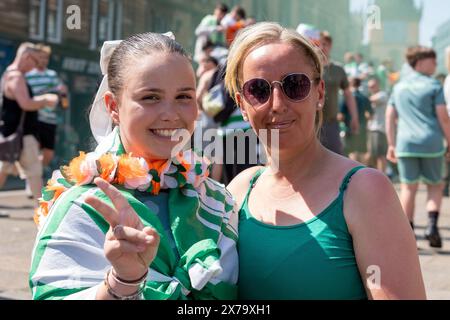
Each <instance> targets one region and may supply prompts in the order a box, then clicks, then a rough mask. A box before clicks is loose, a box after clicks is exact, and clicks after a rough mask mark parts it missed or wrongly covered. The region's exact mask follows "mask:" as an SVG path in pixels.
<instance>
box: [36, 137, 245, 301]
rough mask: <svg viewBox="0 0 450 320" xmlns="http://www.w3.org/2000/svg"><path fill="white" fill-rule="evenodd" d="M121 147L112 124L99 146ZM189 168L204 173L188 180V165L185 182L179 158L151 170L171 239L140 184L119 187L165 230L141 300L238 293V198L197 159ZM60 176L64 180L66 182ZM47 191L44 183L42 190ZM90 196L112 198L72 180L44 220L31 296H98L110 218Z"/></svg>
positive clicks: (149, 220) (144, 215) (154, 224)
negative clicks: (163, 198)
mask: <svg viewBox="0 0 450 320" xmlns="http://www.w3.org/2000/svg"><path fill="white" fill-rule="evenodd" d="M121 149H122V150H123V147H122V146H121V144H120V138H119V137H118V131H117V130H114V131H113V133H112V134H111V135H110V136H109V137H108V139H107V141H105V142H103V143H102V144H101V145H99V146H98V147H97V149H96V152H98V154H104V153H105V150H107V151H108V152H113V153H115V154H119V153H120V150H121ZM192 168H195V169H192V170H196V171H197V174H200V176H201V178H200V179H196V177H193V178H192V179H191V178H190V173H191V172H187V174H186V172H185V174H184V177H187V178H186V179H185V180H184V181H182V180H183V179H182V178H176V177H177V175H178V171H181V169H180V168H178V165H177V164H176V163H175V162H171V164H170V167H169V168H168V169H167V170H166V171H165V172H164V173H163V174H161V176H160V177H155V176H154V177H153V179H160V181H161V188H163V189H164V188H167V189H169V190H168V193H169V194H168V205H167V208H168V215H169V217H168V221H169V223H170V228H171V230H172V235H173V239H168V237H167V236H166V233H165V232H164V226H163V224H162V223H161V221H160V219H159V218H158V216H157V215H156V214H155V213H154V212H153V210H152V209H151V208H150V207H147V206H146V205H145V204H144V203H143V202H141V201H139V200H138V199H137V198H138V197H135V193H134V192H135V191H136V190H130V189H131V188H130V187H129V186H128V188H127V187H126V185H125V186H123V185H121V186H117V187H118V189H119V190H120V191H121V193H122V194H123V195H124V196H125V197H126V198H127V200H128V202H129V203H130V205H131V206H132V207H133V208H134V210H135V211H136V212H137V214H138V215H139V216H140V218H141V219H142V222H143V224H144V226H152V227H154V228H155V229H156V230H157V231H158V232H159V234H160V237H161V241H160V246H159V248H158V253H157V256H156V258H155V260H154V261H153V262H152V264H151V265H150V267H149V273H148V277H147V283H146V285H145V289H144V292H143V298H144V299H156V300H159V299H220V300H223V299H236V298H237V290H236V283H237V278H238V255H237V249H236V242H237V238H238V230H237V228H238V218H237V213H236V210H235V204H234V201H233V199H232V197H231V195H230V194H229V193H228V192H227V191H226V189H225V188H224V186H223V185H221V184H219V183H217V182H215V181H213V180H211V179H209V178H207V177H206V176H207V175H204V171H203V172H202V173H200V171H202V170H199V167H198V166H192ZM177 170H178V171H177ZM150 173H151V171H150ZM178 176H179V177H181V175H178ZM55 177H58V176H57V175H55ZM59 177H60V178H58V182H59V183H63V184H67V181H66V180H64V178H61V176H59ZM197 178H198V175H197ZM163 180H164V183H163ZM194 181H195V182H194ZM135 189H136V188H135ZM140 191H142V190H140ZM49 192H50V191H49V190H48V189H47V190H45V188H44V197H45V196H46V193H47V194H48V193H49ZM88 195H95V196H97V197H99V198H100V199H102V200H103V201H105V202H106V203H108V204H110V205H112V203H111V201H110V200H109V198H108V197H107V196H106V195H105V194H104V193H103V192H102V191H101V190H100V189H99V188H97V187H96V186H95V185H94V184H90V183H86V184H84V185H77V186H70V188H68V189H67V190H66V191H64V192H63V193H62V194H61V195H60V196H59V197H58V198H57V200H56V201H55V202H54V203H53V204H52V206H51V208H50V210H49V212H48V214H47V216H46V217H45V220H44V219H42V220H41V221H40V229H39V232H38V235H37V238H36V242H35V245H34V248H33V254H32V265H31V271H30V275H29V285H30V288H31V290H32V295H33V299H89V300H91V299H95V296H96V292H97V289H98V287H99V286H100V285H102V283H103V281H104V278H105V274H106V272H107V271H108V270H109V269H110V268H111V265H110V263H109V261H108V260H107V259H106V258H105V256H104V250H103V246H104V241H105V234H106V232H107V231H108V229H109V224H108V223H107V222H106V221H105V220H104V219H103V217H102V216H101V215H100V214H99V213H98V212H97V211H95V210H94V209H93V208H92V207H91V206H89V205H87V204H86V203H85V201H84V199H85V198H86V196H88ZM149 196H151V195H150V194H149ZM141 200H142V198H141ZM173 242H175V244H176V248H177V250H178V255H176V254H175V253H174V250H173ZM171 244H172V245H171Z"/></svg>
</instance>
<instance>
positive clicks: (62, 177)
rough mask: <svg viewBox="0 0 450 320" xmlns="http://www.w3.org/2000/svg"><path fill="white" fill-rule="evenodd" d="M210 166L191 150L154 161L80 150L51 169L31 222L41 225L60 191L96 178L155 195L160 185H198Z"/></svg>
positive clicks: (164, 187)
mask: <svg viewBox="0 0 450 320" xmlns="http://www.w3.org/2000/svg"><path fill="white" fill-rule="evenodd" d="M209 166H210V162H209V161H208V159H207V158H205V157H200V156H199V155H197V154H196V153H195V152H194V151H192V150H187V151H184V152H182V153H179V154H178V155H177V156H176V157H174V158H173V159H169V160H154V161H148V160H146V159H144V158H141V157H134V156H133V155H132V154H131V153H130V154H127V153H123V154H120V155H117V154H116V153H115V152H107V153H104V154H99V153H97V152H90V153H87V154H86V153H84V152H80V155H79V156H78V157H76V158H74V159H72V161H70V163H69V165H68V166H64V167H61V169H60V170H56V171H54V172H53V175H52V178H51V179H50V180H48V183H47V186H46V187H44V188H43V189H42V197H41V198H40V199H39V207H38V208H37V209H36V211H35V215H34V221H35V223H36V224H37V225H38V226H42V225H43V223H44V221H45V219H46V218H47V215H48V214H49V212H50V209H51V207H52V206H53V204H54V203H55V201H56V200H57V199H58V198H59V197H60V196H61V194H62V193H63V192H65V191H66V190H68V189H69V188H71V187H73V186H82V185H88V184H91V183H93V180H94V178H96V177H100V178H103V179H104V180H106V181H108V182H109V183H111V184H113V185H122V186H124V187H125V188H127V189H137V190H139V191H145V192H150V193H151V194H154V195H156V194H158V193H159V191H160V189H161V188H163V189H166V188H181V187H183V186H185V185H186V184H189V185H192V186H193V187H194V188H196V187H198V186H199V185H200V184H201V183H202V182H203V181H204V180H205V179H206V178H207V177H208V175H209Z"/></svg>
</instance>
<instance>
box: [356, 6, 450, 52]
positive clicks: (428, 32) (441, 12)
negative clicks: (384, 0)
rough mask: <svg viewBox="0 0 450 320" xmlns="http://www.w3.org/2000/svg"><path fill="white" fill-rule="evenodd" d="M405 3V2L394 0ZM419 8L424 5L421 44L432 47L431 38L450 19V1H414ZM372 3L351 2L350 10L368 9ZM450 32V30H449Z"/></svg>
mask: <svg viewBox="0 0 450 320" xmlns="http://www.w3.org/2000/svg"><path fill="white" fill-rule="evenodd" d="M392 1H403V0H392ZM414 1H415V2H416V5H417V6H419V4H420V3H423V7H424V10H423V13H422V20H421V21H420V26H419V42H420V44H422V45H426V46H431V38H432V37H433V35H434V33H435V31H436V28H437V27H439V26H440V25H441V24H442V23H444V22H445V21H447V20H449V19H450V1H449V0H414ZM370 3H372V1H371V0H350V8H351V10H352V11H356V10H359V9H362V8H365V7H367V5H368V4H370ZM449 32H450V30H449Z"/></svg>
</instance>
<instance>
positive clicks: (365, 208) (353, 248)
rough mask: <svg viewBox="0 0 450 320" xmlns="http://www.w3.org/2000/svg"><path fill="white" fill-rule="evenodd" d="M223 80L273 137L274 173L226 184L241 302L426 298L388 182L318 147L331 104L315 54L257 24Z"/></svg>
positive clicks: (232, 55) (259, 172)
mask: <svg viewBox="0 0 450 320" xmlns="http://www.w3.org/2000/svg"><path fill="white" fill-rule="evenodd" d="M225 81H226V86H227V88H228V90H229V91H230V92H231V94H232V95H233V96H234V98H235V100H236V102H237V104H238V105H239V107H240V108H241V110H242V114H243V116H244V118H245V119H246V120H247V121H249V122H250V124H251V126H252V128H253V130H255V132H256V133H257V134H258V135H261V134H262V132H264V131H265V133H267V136H268V139H267V141H268V142H266V143H265V145H264V147H265V150H266V153H267V155H268V159H269V161H268V163H269V165H268V166H266V167H255V168H251V169H248V170H246V171H244V172H242V173H241V174H240V175H238V176H237V177H236V178H235V179H234V180H233V181H232V182H231V183H230V185H229V186H228V189H229V190H230V191H231V193H232V194H233V195H234V197H235V198H236V200H237V202H238V205H239V208H240V211H239V215H240V222H239V241H238V251H239V261H240V263H239V265H240V267H239V281H238V285H239V298H240V299H425V298H426V296H425V289H424V284H423V280H422V275H421V270H420V266H419V259H418V256H417V248H416V244H415V240H414V236H413V233H412V231H411V228H410V227H409V224H408V221H407V219H406V218H405V216H404V215H403V214H402V208H401V205H400V202H399V200H398V198H397V195H396V192H395V190H394V188H393V187H392V185H391V183H390V182H389V180H388V179H387V178H386V177H385V176H384V175H383V174H381V173H380V172H378V171H377V170H373V169H369V168H365V167H363V166H361V165H360V164H359V163H358V162H355V161H352V160H349V159H347V158H344V157H342V156H340V155H337V154H335V153H333V152H331V151H329V150H327V149H325V148H324V147H323V146H322V145H321V144H320V142H319V140H318V137H317V132H318V130H319V128H320V124H321V112H322V108H323V105H324V101H325V99H326V96H325V89H324V81H323V73H322V63H321V59H320V57H319V53H318V48H317V47H315V46H314V45H313V44H311V43H310V42H309V41H308V40H305V38H303V37H302V36H300V35H299V34H297V33H296V32H294V31H290V30H287V29H285V28H283V27H281V26H280V25H278V24H276V23H269V22H263V23H258V24H256V25H254V26H251V27H248V28H246V29H244V30H243V31H242V32H240V33H239V35H238V36H237V37H236V39H235V40H234V42H233V44H232V46H231V48H230V52H229V57H228V65H227V72H226V78H225ZM277 136H278V142H277V143H276V142H274V141H275V140H276V137H277ZM261 140H262V141H264V139H261Z"/></svg>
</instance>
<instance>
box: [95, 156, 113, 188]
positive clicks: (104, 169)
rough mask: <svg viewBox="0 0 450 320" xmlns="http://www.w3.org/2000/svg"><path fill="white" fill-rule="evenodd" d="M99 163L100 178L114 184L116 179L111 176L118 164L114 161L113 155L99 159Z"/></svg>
mask: <svg viewBox="0 0 450 320" xmlns="http://www.w3.org/2000/svg"><path fill="white" fill-rule="evenodd" d="M98 163H99V164H100V171H101V172H100V177H101V178H102V179H104V180H106V181H109V182H112V181H113V180H114V177H110V176H111V174H112V173H113V172H114V170H115V169H116V162H115V161H114V158H113V156H112V154H110V153H107V154H104V155H102V156H101V157H100V158H99V159H98Z"/></svg>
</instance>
